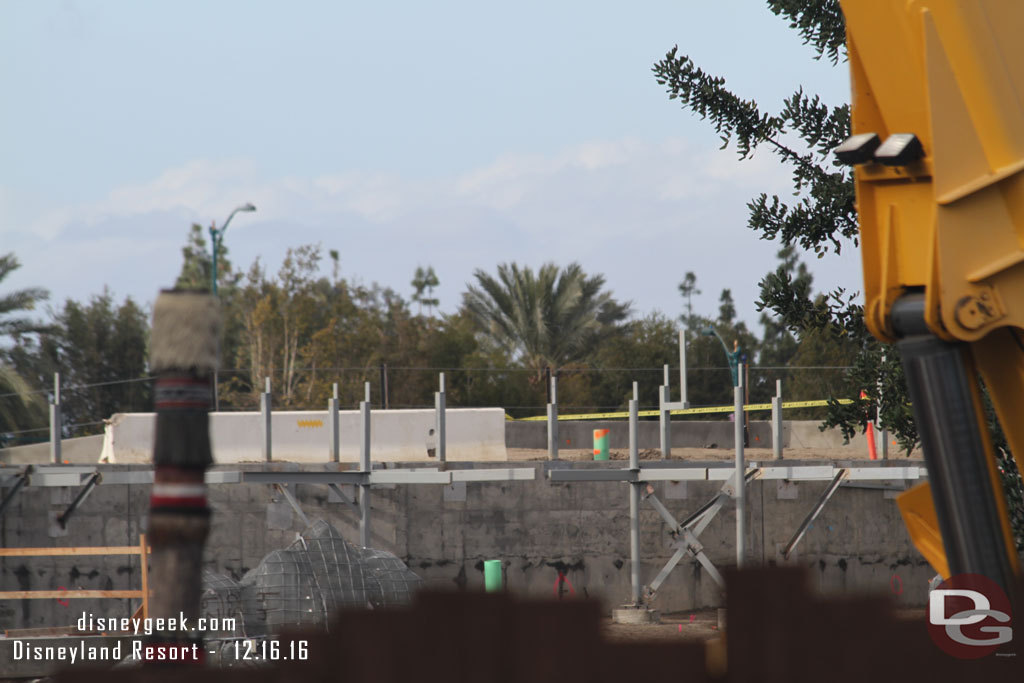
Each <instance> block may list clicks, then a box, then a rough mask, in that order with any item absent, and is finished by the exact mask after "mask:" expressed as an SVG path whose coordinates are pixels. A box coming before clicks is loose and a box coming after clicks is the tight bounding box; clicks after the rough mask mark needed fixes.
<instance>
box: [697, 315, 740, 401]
mask: <svg viewBox="0 0 1024 683" xmlns="http://www.w3.org/2000/svg"><path fill="white" fill-rule="evenodd" d="M701 334H703V335H704V336H705V337H715V338H717V339H718V343H719V344H721V345H722V351H724V352H725V357H726V358H727V359H728V360H729V372H731V373H732V385H733V386H734V387H738V386H739V385H740V379H739V376H738V373H737V370H736V364H737V363H739V356H740V352H739V351H738V350H737V351H730V350H729V347H728V346H726V345H725V340H724V339H722V337H721V335H719V334H718V330H716V329H715V328H713V327H708V328H706V329H704V330H703V331H702V332H701Z"/></svg>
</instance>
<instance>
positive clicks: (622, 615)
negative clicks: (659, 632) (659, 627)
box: [612, 606, 661, 624]
mask: <svg viewBox="0 0 1024 683" xmlns="http://www.w3.org/2000/svg"><path fill="white" fill-rule="evenodd" d="M612 621H614V622H615V623H616V624H657V623H660V622H661V613H660V612H658V610H656V609H647V608H646V607H632V606H628V607H623V608H622V609H613V610H612Z"/></svg>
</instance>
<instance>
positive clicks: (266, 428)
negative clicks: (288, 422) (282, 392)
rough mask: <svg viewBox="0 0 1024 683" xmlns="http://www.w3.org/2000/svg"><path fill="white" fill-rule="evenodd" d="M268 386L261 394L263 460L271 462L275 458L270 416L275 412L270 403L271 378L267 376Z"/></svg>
mask: <svg viewBox="0 0 1024 683" xmlns="http://www.w3.org/2000/svg"><path fill="white" fill-rule="evenodd" d="M266 382H267V384H266V388H265V389H264V391H263V395H262V396H260V417H261V418H262V421H263V460H264V461H265V462H270V461H271V460H273V457H274V456H273V453H272V452H271V446H270V444H271V433H270V418H271V414H272V412H273V410H272V408H271V404H270V378H269V377H267V378H266Z"/></svg>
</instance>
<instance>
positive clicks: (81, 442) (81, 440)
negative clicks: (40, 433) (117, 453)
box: [0, 434, 104, 465]
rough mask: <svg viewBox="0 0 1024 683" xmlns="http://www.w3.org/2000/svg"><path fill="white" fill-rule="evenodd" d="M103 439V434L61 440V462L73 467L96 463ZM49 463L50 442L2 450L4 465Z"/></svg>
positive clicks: (1, 455) (0, 458) (1, 460)
mask: <svg viewBox="0 0 1024 683" xmlns="http://www.w3.org/2000/svg"><path fill="white" fill-rule="evenodd" d="M103 438H104V437H103V435H102V434H96V435H95V436H76V437H74V438H72V439H61V442H60V443H61V446H60V455H61V460H64V461H66V462H68V463H70V464H72V465H81V464H83V463H94V462H96V460H97V459H98V458H99V457H100V451H101V449H102V447H103ZM48 462H50V442H49V441H42V442H40V443H33V444H28V445H27V446H12V447H10V448H3V449H0V463H2V464H4V465H37V464H43V463H48Z"/></svg>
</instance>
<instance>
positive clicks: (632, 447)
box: [629, 382, 641, 607]
mask: <svg viewBox="0 0 1024 683" xmlns="http://www.w3.org/2000/svg"><path fill="white" fill-rule="evenodd" d="M639 399H640V396H639V391H638V389H637V385H636V382H633V400H631V401H630V402H629V469H631V470H633V471H635V472H636V471H639V469H640V448H639V444H638V441H637V430H638V428H639V424H638V423H639V421H640V420H639V414H640V400H639ZM640 486H641V483H640V482H639V481H633V482H630V484H629V564H630V579H631V588H632V593H631V595H630V600H631V601H632V603H633V605H634V606H636V607H639V606H640Z"/></svg>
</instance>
